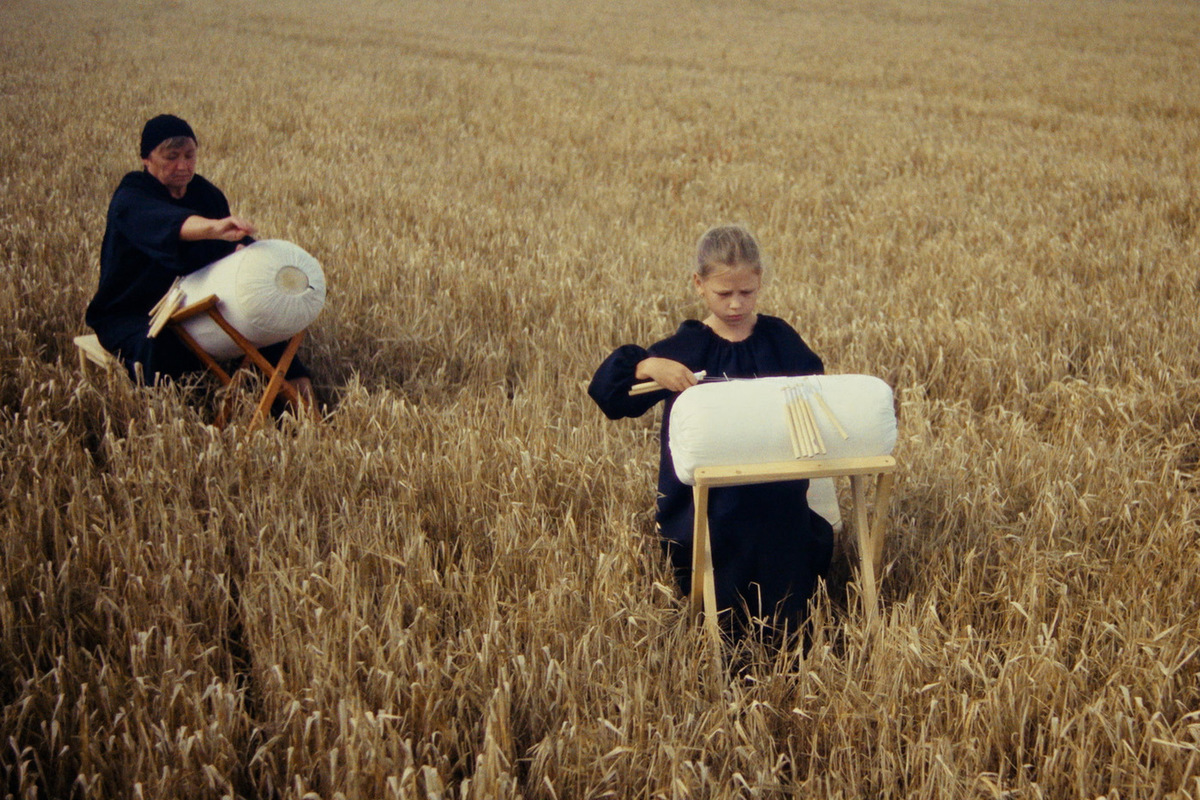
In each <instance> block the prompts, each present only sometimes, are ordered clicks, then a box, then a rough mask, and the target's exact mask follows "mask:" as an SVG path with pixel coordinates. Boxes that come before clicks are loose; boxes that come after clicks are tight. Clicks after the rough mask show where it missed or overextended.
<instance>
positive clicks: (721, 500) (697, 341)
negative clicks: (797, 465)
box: [588, 314, 833, 630]
mask: <svg viewBox="0 0 1200 800" xmlns="http://www.w3.org/2000/svg"><path fill="white" fill-rule="evenodd" d="M649 356H658V357H660V358H669V359H673V360H675V361H679V362H681V363H682V364H684V365H686V366H687V367H688V369H691V370H693V371H699V370H705V371H706V372H707V373H708V377H709V378H710V379H711V378H721V377H728V378H766V377H774V376H782V375H815V374H820V373H822V372H824V367H823V365H822V364H821V359H820V358H819V357H818V356H817V355H816V353H814V352H813V351H812V350H810V349H809V347H808V345H806V344H805V343H804V340H803V339H801V338H800V335H799V334H798V333H796V331H795V330H794V329H793V328H792V327H791V326H790V325H788V324H787V323H786V322H784V321H783V320H781V319H779V318H778V317H769V316H766V315H763V314H760V315H759V316H758V319H757V321H756V323H755V325H754V330H753V331H752V332H751V334H750V336H749V337H747V338H746V339H744V340H743V341H740V342H730V341H728V340H726V339H723V338H721V337H720V336H718V335H717V334H716V333H714V332H713V330H712V329H711V328H709V327H708V326H707V325H705V324H703V323H701V322H697V321H696V320H687V321H686V322H684V323H683V324H682V325H680V326H679V330H678V331H676V332H675V335H674V336H671V337H670V338H668V339H664V340H662V341H661V342H658V343H656V344H653V345H651V346H650V348H649V349H644V348H642V347H639V346H637V345H623V346H622V347H619V348H617V350H616V351H615V352H614V353H613V354H612V355H610V356H609V357H608V358H607V359H605V361H604V363H603V364H601V365H600V368H599V369H598V370H596V375H595V377H593V378H592V383H591V385H590V386H589V387H588V394H589V395H591V397H592V399H593V400H595V401H596V404H597V405H599V406H600V408H601V410H602V411H604V413H605V414H606V415H607V416H608V417H609V419H620V418H622V417H639V416H641V415H642V414H644V413H646V411H648V410H650V408H652V407H653V406H654V405H655V404H657V403H658V402H659V401H661V400H666V406H665V408H664V410H663V420H662V430H661V432H660V442H659V445H660V450H661V455H660V458H659V467H658V513H657V515H656V519H657V521H658V526H659V533H660V534H661V536H662V538H663V546H664V548H665V549H666V551H667V554H668V555H669V556H670V558H671V563H672V565H673V566H674V570H675V579H676V581H677V582H678V584H679V587H680V589H681V590H682V591H683V593H684V594H685V595H687V594H688V592H689V591H690V589H691V570H692V526H693V517H694V512H693V505H692V487H690V486H686V485H684V484H683V483H682V482H680V480H679V479H678V478H677V477H676V475H675V467H674V464H673V463H672V461H671V452H670V449H669V448H668V446H667V441H668V437H669V435H670V422H671V408H672V406H673V405H674V403H675V398H676V397H677V396H678V395H676V394H673V393H671V392H668V391H666V390H663V391H658V392H651V393H649V394H644V395H638V396H634V397H630V396H629V388H630V387H631V386H632V385H633V384H634V383H635V382H637V379H636V378H635V377H634V371H635V370H636V369H637V365H638V363H639V362H641V361H642V360H643V359H645V358H647V357H649ZM807 491H808V481H784V482H780V483H766V484H754V485H749V486H735V487H725V488H715V489H712V490H711V491H710V492H709V501H708V502H709V509H708V514H709V530H710V535H711V537H712V548H713V565H714V569H715V580H716V594H717V607H718V608H719V609H722V610H724V609H733V610H734V613H735V614H736V616H737V618H738V619H739V620H742V621H744V618H743V617H742V614H743V613H744V611H749V613H750V614H751V615H752V616H754V617H762V616H770V615H772V614H776V615H778V616H779V618H780V621H787V622H789V623H790V627H792V629H793V630H794V629H795V625H796V624H798V623H799V621H800V620H802V619H803V618H804V616H805V611H806V605H807V603H808V600H809V598H810V597H811V596H812V594H813V592H814V591H815V590H816V584H817V578H819V577H820V576H822V575H824V573H825V571H826V570H827V569H828V567H829V560H830V557H831V555H832V553H833V531H832V529H831V528H830V527H829V523H827V522H826V521H825V520H824V519H822V518H821V517H820V516H818V515H817V514H816V513H814V512H812V511H811V510H810V509H809V507H808V499H807V497H806V494H807Z"/></svg>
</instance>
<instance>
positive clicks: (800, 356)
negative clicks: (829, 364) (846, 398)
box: [778, 322, 825, 375]
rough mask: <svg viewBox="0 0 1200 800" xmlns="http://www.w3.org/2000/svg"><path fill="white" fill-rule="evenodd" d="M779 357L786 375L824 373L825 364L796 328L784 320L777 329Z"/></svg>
mask: <svg viewBox="0 0 1200 800" xmlns="http://www.w3.org/2000/svg"><path fill="white" fill-rule="evenodd" d="M778 341H779V342H780V345H781V346H780V347H779V358H780V361H781V362H783V364H784V369H785V370H786V374H788V375H824V374H825V364H824V363H822V361H821V357H820V356H818V355H817V354H816V353H814V352H813V351H812V348H810V347H809V346H808V345H807V344H806V343H805V341H804V340H803V339H801V338H800V334H798V333H796V329H795V328H793V327H792V326H791V325H788V324H787V323H786V322H784V323H783V324H782V325H781V327H780V331H779V340H778Z"/></svg>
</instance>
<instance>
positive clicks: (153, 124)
mask: <svg viewBox="0 0 1200 800" xmlns="http://www.w3.org/2000/svg"><path fill="white" fill-rule="evenodd" d="M176 136H188V137H191V139H192V141H194V142H197V143H198V142H199V140H198V139H197V138H196V134H194V133H192V126H191V125H188V124H187V123H186V122H184V121H183V120H181V119H180V118H179V117H177V116H175V115H174V114H159V115H158V116H157V117H155V118H154V119H152V120H150V121H149V122H147V123H146V127H144V128H142V158H149V157H150V153H151V152H153V150H154V148H156V147H158V146H159V145H160V144H162V143H163V142H165V141H166V140H167V139H174V138H175V137H176Z"/></svg>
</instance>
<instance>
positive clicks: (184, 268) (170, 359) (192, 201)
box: [86, 114, 312, 398]
mask: <svg viewBox="0 0 1200 800" xmlns="http://www.w3.org/2000/svg"><path fill="white" fill-rule="evenodd" d="M197 148H198V143H197V139H196V134H195V133H193V132H192V128H191V126H190V125H188V124H187V123H186V122H184V121H183V120H182V119H180V118H179V117H176V116H173V115H171V114H163V115H160V116H157V117H155V118H153V119H151V120H150V121H149V122H147V123H146V125H145V127H144V128H143V129H142V142H141V156H142V164H143V167H144V169H143V170H142V171H141V172H130V173H128V174H126V175H125V177H124V178H122V179H121V183H120V184H119V185H118V186H117V190H116V192H115V193H114V194H113V197H112V201H111V202H110V203H109V206H108V223H107V227H106V228H105V230H104V243H103V245H102V247H101V250H100V286H99V288H98V289H97V290H96V295H95V296H94V297H93V298H92V302H91V303H89V304H88V308H87V317H86V320H87V324H88V325H89V326H91V328H92V329H93V330H95V331H96V336H97V338H99V339H100V343H101V344H102V345H104V347H105V348H106V349H107V350H108V351H109V352H112V353H116V354H117V355H118V356H120V358H121V360H122V361H123V362H124V363H125V365H126V366H127V367H128V368H129V370H130V373H131V374H135V375H136V370H135V365H139V364H140V365H141V370H142V375H143V377H144V378H145V379H146V380H148V381H155V380H156V379H157V378H158V377H159V376H166V377H172V378H178V377H180V376H181V375H184V374H186V373H188V372H194V371H198V370H202V369H204V365H203V364H202V363H201V362H200V360H199V359H198V358H196V356H195V354H193V353H192V352H191V351H190V350H188V349H187V348H186V347H184V346H183V344H182V343H181V342H180V341H179V340H178V339H177V338H176V337H174V336H158V337H155V338H153V339H151V338H149V336H148V335H147V334H148V333H149V328H150V318H149V312H150V309H151V308H153V306H154V304H155V303H157V302H158V301H159V299H160V298H161V297H162V296H163V295H164V294H166V293H167V291H168V290H169V289H170V287H171V283H172V282H173V281H174V280H175V278H176V277H177V276H179V275H186V274H188V273H190V272H195V271H196V270H198V269H200V268H201V267H203V266H206V265H208V264H211V263H212V262H214V261H216V260H218V259H220V258H223V257H225V256H227V255H229V254H230V253H232V252H233V251H234V250H236V249H237V248H238V247H240V246H242V245H245V244H249V243H250V242H253V241H254V240H253V239H252V238H251V235H252V234H253V233H254V227H253V226H252V225H250V223H248V222H246V221H245V220H242V219H239V218H238V217H235V216H233V215H232V214H231V213H230V210H229V202H228V201H227V200H226V199H225V195H224V194H222V193H221V190H220V189H218V188H217V187H216V186H213V185H212V184H211V183H209V182H208V181H207V180H205V179H204V177H203V176H201V175H197V174H196V151H197ZM283 348H284V345H283V344H279V345H272V346H271V347H264V348H262V352H263V355H265V356H266V357H267V358H268V359H269V360H271V361H272V362H275V361H276V360H278V357H279V355H280V354H282V352H283ZM287 377H288V379H289V380H291V381H292V382H293V384H294V385H295V386H296V390H297V391H298V392H299V393H300V396H301V397H305V398H311V396H312V383H311V381H310V380H309V377H308V371H307V370H306V369H305V368H304V366H303V365H302V364H301V363H300V362H299V361H298V360H294V361H292V364H291V366H290V367H289V369H288V372H287Z"/></svg>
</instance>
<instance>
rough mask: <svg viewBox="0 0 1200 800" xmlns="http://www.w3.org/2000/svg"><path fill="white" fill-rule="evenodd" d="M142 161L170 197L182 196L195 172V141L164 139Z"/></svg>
mask: <svg viewBox="0 0 1200 800" xmlns="http://www.w3.org/2000/svg"><path fill="white" fill-rule="evenodd" d="M142 163H143V164H145V165H146V171H147V172H149V173H150V174H151V175H153V176H154V177H155V178H157V179H158V182H159V183H161V184H162V185H163V186H166V187H167V191H169V192H170V193H171V196H172V197H174V198H180V197H183V194H184V192H186V191H187V186H188V184H189V183H191V181H192V177H193V176H194V175H195V174H196V142H195V140H194V139H185V140H184V141H183V143H181V144H179V143H177V144H172V143H171V140H168V141H165V142H163V143H162V144H160V145H159V146H158V147H156V148H154V149H153V150H152V151H150V155H149V156H148V157H146V158H144V159H142Z"/></svg>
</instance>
